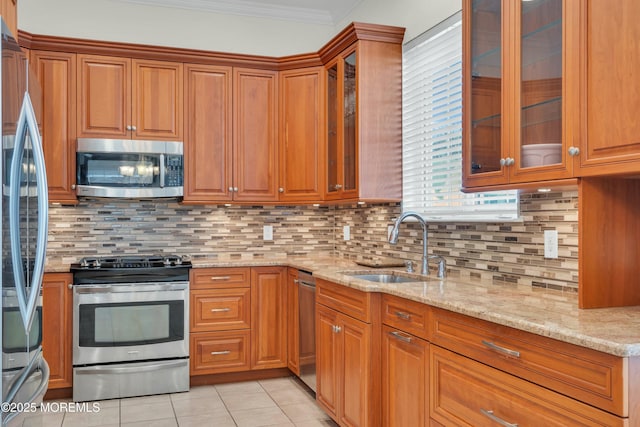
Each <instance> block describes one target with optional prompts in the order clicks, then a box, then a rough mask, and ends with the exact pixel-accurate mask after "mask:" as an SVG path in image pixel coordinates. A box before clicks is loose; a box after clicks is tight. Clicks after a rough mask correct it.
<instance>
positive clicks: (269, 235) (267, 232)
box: [262, 225, 273, 240]
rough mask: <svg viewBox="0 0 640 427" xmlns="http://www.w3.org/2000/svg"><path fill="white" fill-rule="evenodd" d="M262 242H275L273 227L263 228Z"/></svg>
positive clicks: (266, 226)
mask: <svg viewBox="0 0 640 427" xmlns="http://www.w3.org/2000/svg"><path fill="white" fill-rule="evenodd" d="M262 240H273V225H265V226H264V227H263V228H262Z"/></svg>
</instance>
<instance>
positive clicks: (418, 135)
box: [402, 12, 518, 221]
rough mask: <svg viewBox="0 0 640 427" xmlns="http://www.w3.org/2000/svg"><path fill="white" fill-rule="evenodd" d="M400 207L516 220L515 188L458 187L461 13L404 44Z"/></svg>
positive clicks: (445, 215)
mask: <svg viewBox="0 0 640 427" xmlns="http://www.w3.org/2000/svg"><path fill="white" fill-rule="evenodd" d="M402 70H403V71H402V72H403V101H402V104H403V105H402V122H403V124H402V126H403V141H402V147H403V148H402V158H403V160H402V170H403V177H402V178H403V202H402V210H403V211H404V212H406V211H416V212H419V213H420V214H422V215H423V216H424V217H425V218H427V219H431V220H443V221H469V220H470V221H504V220H513V219H517V218H518V195H517V192H516V191H500V192H490V193H473V194H465V193H462V192H461V191H460V188H461V187H462V14H461V13H460V12H459V13H457V14H455V15H453V16H451V17H450V18H448V19H447V20H445V21H443V22H441V23H440V24H438V25H436V26H435V27H434V28H432V29H430V30H428V31H427V32H425V33H423V34H421V35H420V36H418V37H417V38H415V39H414V40H412V41H410V42H409V43H407V44H405V46H404V52H403V65H402Z"/></svg>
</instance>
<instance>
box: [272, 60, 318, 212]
mask: <svg viewBox="0 0 640 427" xmlns="http://www.w3.org/2000/svg"><path fill="white" fill-rule="evenodd" d="M323 87H324V78H323V69H322V68H321V67H314V68H306V69H302V70H291V71H283V72H281V73H280V144H279V150H280V187H279V189H278V190H279V192H280V198H279V199H280V200H281V201H320V200H322V187H323V184H322V180H323V167H322V164H323V150H324V132H323V127H324V102H323V99H324V97H323Z"/></svg>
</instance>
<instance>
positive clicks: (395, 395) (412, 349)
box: [382, 326, 429, 427]
mask: <svg viewBox="0 0 640 427" xmlns="http://www.w3.org/2000/svg"><path fill="white" fill-rule="evenodd" d="M428 348H429V347H428V344H427V342H426V341H424V340H421V339H420V338H417V337H415V336H413V335H410V334H407V333H405V332H402V331H399V330H396V329H393V328H390V327H388V326H384V327H383V328H382V416H383V420H384V421H383V423H384V425H386V426H398V427H401V426H406V427H412V426H427V425H428V420H429V382H428V376H429V371H428V369H429V365H428V363H429V357H428Z"/></svg>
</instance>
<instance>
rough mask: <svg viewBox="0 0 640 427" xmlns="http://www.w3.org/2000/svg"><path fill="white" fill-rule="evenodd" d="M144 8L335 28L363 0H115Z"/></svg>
mask: <svg viewBox="0 0 640 427" xmlns="http://www.w3.org/2000/svg"><path fill="white" fill-rule="evenodd" d="M115 1H120V2H123V3H135V4H143V5H148V6H162V7H174V8H180V9H192V10H199V11H204V12H213V13H222V14H231V15H243V16H252V17H260V18H271V19H284V20H288V21H297V22H303V23H311V24H321V25H336V24H338V23H339V22H340V21H341V20H342V19H343V18H344V17H346V16H347V14H348V13H349V12H351V11H352V10H353V9H354V8H355V7H356V6H357V5H358V4H359V3H361V2H362V1H363V0H115Z"/></svg>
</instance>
